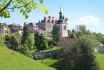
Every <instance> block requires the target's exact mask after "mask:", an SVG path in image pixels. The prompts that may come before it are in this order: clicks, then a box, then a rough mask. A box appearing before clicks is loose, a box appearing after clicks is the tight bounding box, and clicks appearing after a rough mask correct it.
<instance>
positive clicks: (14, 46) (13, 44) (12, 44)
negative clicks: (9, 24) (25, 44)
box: [10, 35, 19, 51]
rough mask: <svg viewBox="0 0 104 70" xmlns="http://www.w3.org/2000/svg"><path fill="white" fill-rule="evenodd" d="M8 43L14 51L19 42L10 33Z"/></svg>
mask: <svg viewBox="0 0 104 70" xmlns="http://www.w3.org/2000/svg"><path fill="white" fill-rule="evenodd" d="M10 44H11V47H10V48H11V49H13V50H14V51H16V50H17V48H18V45H19V44H18V41H17V39H16V38H15V37H14V35H12V36H11V37H10Z"/></svg>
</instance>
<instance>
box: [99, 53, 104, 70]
mask: <svg viewBox="0 0 104 70" xmlns="http://www.w3.org/2000/svg"><path fill="white" fill-rule="evenodd" d="M97 60H98V62H99V64H100V66H101V70H104V54H97Z"/></svg>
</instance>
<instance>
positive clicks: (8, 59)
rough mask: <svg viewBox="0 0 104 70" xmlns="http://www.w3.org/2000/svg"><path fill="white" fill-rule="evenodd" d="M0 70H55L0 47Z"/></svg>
mask: <svg viewBox="0 0 104 70" xmlns="http://www.w3.org/2000/svg"><path fill="white" fill-rule="evenodd" d="M0 70H55V69H54V68H51V67H48V66H45V65H43V64H41V63H38V62H37V61H35V60H33V59H31V58H28V57H26V56H24V55H22V54H20V53H18V52H15V51H12V50H9V49H7V48H6V47H1V46H0Z"/></svg>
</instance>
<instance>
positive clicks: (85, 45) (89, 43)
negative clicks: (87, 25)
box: [78, 35, 101, 70]
mask: <svg viewBox="0 0 104 70" xmlns="http://www.w3.org/2000/svg"><path fill="white" fill-rule="evenodd" d="M78 45H79V46H80V48H81V53H82V57H81V62H80V65H81V69H82V70H101V69H100V67H99V64H98V62H97V59H96V56H95V52H94V47H95V46H97V44H96V42H95V41H93V40H92V39H91V38H90V37H88V36H87V35H86V36H83V37H80V38H79V40H78Z"/></svg>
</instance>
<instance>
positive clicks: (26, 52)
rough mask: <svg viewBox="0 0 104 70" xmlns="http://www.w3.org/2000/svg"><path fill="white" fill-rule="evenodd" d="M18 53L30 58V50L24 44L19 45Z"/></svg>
mask: <svg viewBox="0 0 104 70" xmlns="http://www.w3.org/2000/svg"><path fill="white" fill-rule="evenodd" d="M18 52H19V53H22V54H24V55H25V56H28V57H31V55H30V50H29V48H28V47H27V45H26V44H24V45H20V46H19V48H18Z"/></svg>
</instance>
